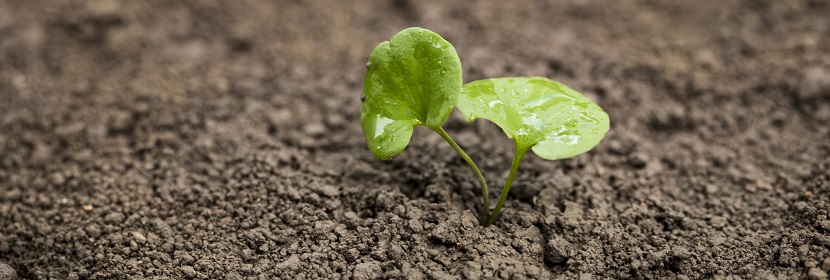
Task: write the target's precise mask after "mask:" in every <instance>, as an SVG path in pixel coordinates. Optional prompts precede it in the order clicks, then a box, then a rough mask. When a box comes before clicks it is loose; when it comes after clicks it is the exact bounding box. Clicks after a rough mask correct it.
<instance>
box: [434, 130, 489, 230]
mask: <svg viewBox="0 0 830 280" xmlns="http://www.w3.org/2000/svg"><path fill="white" fill-rule="evenodd" d="M433 130H435V132H438V134H439V135H441V137H444V140H447V143H450V146H452V148H453V149H455V151H456V152H458V155H459V156H461V158H463V159H464V161H466V162H467V165H469V166H470V168H472V169H473V173H475V174H476V177H478V183H479V184H480V185H481V195H482V197H483V200H484V208H483V209H482V210H481V217H482V221H483V219H484V218H487V214H488V213H489V211H490V192H489V191H488V190H487V182H485V181H484V176H482V175H481V171H480V170H478V166H476V163H475V162H473V160H472V159H471V158H470V156H468V155H467V153H465V152H464V150H462V149H461V147H460V146H458V144H456V143H455V141H453V140H452V137H450V135H449V134H447V132H446V131H444V128H443V127H440V126H439V127H438V128H437V129H433Z"/></svg>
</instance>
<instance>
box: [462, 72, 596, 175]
mask: <svg viewBox="0 0 830 280" xmlns="http://www.w3.org/2000/svg"><path fill="white" fill-rule="evenodd" d="M458 109H459V110H460V111H461V113H462V114H464V116H465V117H466V118H467V120H468V121H473V120H474V119H476V118H485V119H488V120H490V121H492V122H494V123H496V124H497V125H498V126H499V127H501V129H502V130H504V132H505V133H506V134H507V136H508V137H510V138H512V139H513V140H514V141H515V142H516V147H517V148H519V149H521V150H526V149H528V148H531V147H532V148H533V152H534V153H536V155H538V156H539V157H542V158H544V159H548V160H556V159H562V158H569V157H572V156H576V155H578V154H581V153H584V152H587V151H588V150H590V149H591V148H593V147H594V146H596V145H597V144H599V142H600V140H602V138H603V136H605V133H606V132H608V123H609V122H608V114H606V113H605V111H603V110H602V108H600V107H599V106H598V105H597V104H596V103H594V102H592V101H591V100H589V99H588V98H586V97H585V96H583V95H582V94H580V93H579V92H576V91H575V90H573V89H571V88H569V87H567V86H565V85H563V84H561V83H558V82H555V81H551V80H549V79H547V78H541V77H533V78H524V77H521V78H496V79H486V80H479V81H475V82H471V83H468V84H466V85H464V86H463V87H462V89H461V96H460V97H459V98H458Z"/></svg>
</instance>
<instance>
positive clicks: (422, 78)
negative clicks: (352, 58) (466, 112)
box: [360, 27, 490, 215]
mask: <svg viewBox="0 0 830 280" xmlns="http://www.w3.org/2000/svg"><path fill="white" fill-rule="evenodd" d="M366 68H367V70H366V77H365V79H364V82H363V96H361V100H362V104H361V106H360V122H361V125H362V127H363V135H364V136H365V137H366V143H367V144H368V145H369V150H370V151H371V152H372V154H373V155H374V156H375V157H377V158H379V159H383V160H387V159H391V158H393V157H395V156H397V155H399V154H400V153H401V152H403V150H404V149H405V148H406V146H407V145H408V144H409V139H410V138H411V137H412V131H413V127H414V126H416V125H423V126H426V127H428V128H429V129H432V130H433V131H435V132H437V133H438V134H439V135H441V137H442V138H444V140H446V141H447V143H449V144H450V146H452V147H453V149H455V151H456V152H458V154H459V155H460V156H461V158H463V159H464V161H466V162H467V164H468V165H470V167H471V168H472V169H473V172H474V173H475V175H476V176H477V177H478V181H479V184H481V192H482V194H483V196H484V200H483V202H484V208H483V213H484V214H483V215H486V214H487V213H488V211H489V208H490V198H489V195H488V191H487V184H486V182H485V181H484V176H482V175H481V171H479V169H478V167H477V166H476V165H475V163H474V162H473V160H472V159H470V157H469V156H468V155H467V153H465V152H464V150H462V149H461V147H460V146H458V144H456V143H455V141H453V139H452V138H451V137H450V135H449V134H447V132H446V131H444V128H442V127H441V124H443V123H444V121H446V120H447V118H448V117H449V116H450V113H452V110H453V108H454V107H455V103H456V102H457V100H458V95H459V93H460V92H461V60H459V59H458V54H456V52H455V48H453V46H452V44H450V43H449V42H447V41H446V40H444V38H441V36H439V35H438V34H436V33H434V32H432V31H429V30H426V29H423V28H417V27H412V28H407V29H404V30H403V31H401V32H399V33H398V34H396V35H395V36H393V37H392V39H391V40H390V41H387V42H383V43H380V44H379V45H378V46H377V47H376V48H375V50H374V51H373V52H372V55H371V56H370V57H369V62H368V63H366Z"/></svg>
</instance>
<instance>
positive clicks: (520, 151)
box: [484, 143, 527, 227]
mask: <svg viewBox="0 0 830 280" xmlns="http://www.w3.org/2000/svg"><path fill="white" fill-rule="evenodd" d="M526 152H527V148H524V147H519V145H518V143H517V144H516V153H515V154H514V155H513V166H511V167H510V175H507V182H505V183H504V188H502V189H501V195H500V196H499V202H497V203H496V209H493V213H490V218H489V219H487V223H485V224H484V226H485V227H486V226H489V225H491V224H493V222H495V221H496V217H498V216H499V212H500V211H501V207H502V206H504V201H505V200H506V199H507V194H508V193H510V186H511V185H513V179H515V178H516V171H517V170H519V164H521V163H522V158H524V156H525V153H526Z"/></svg>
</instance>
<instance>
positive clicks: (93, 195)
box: [0, 0, 830, 279]
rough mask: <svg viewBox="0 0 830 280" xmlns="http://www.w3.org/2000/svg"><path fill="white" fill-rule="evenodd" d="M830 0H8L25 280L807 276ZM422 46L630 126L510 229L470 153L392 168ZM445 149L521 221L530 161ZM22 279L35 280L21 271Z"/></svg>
mask: <svg viewBox="0 0 830 280" xmlns="http://www.w3.org/2000/svg"><path fill="white" fill-rule="evenodd" d="M828 15H830V3H828V2H827V1H821V0H793V1H771V0H765V1H715V0H711V1H679V0H678V1H641V0H636V1H635V0H625V1H596V2H589V1H581V0H566V1H556V3H543V2H542V1H529V0H521V1H475V2H469V1H458V2H453V3H448V2H447V1H437V0H436V1H420V0H419V1H414V0H412V1H406V0H397V1H288V0H286V1H158V0H152V1H118V0H96V1H80V0H78V1H31V0H0V279H13V278H16V277H21V278H27V279H28V278H31V279H185V278H194V279H273V278H278V279H279V278H281V279H320V278H333V279H337V278H352V279H456V278H470V279H478V278H485V279H551V278H564V279H574V278H580V279H590V278H597V279H602V278H676V279H698V278H722V279H734V278H757V279H771V278H772V279H775V278H809V279H827V274H828V272H830V173H828V169H830V16H828ZM409 26H422V27H425V28H429V29H432V30H434V31H436V32H438V33H439V34H441V35H442V36H444V37H445V38H446V39H447V40H449V41H450V42H451V43H453V44H454V45H455V47H456V49H457V51H458V54H459V56H460V57H461V61H462V65H463V69H464V81H465V82H469V81H473V80H477V79H482V78H488V77H499V76H545V77H549V78H552V79H555V80H559V81H561V82H564V83H565V84H568V85H569V86H571V87H573V88H575V89H577V90H579V91H581V92H583V93H585V94H586V95H587V96H588V97H590V98H591V99H593V100H595V101H596V102H597V103H598V104H599V105H600V106H602V107H603V108H604V109H605V110H606V111H607V112H608V113H609V115H610V117H611V130H610V131H609V133H608V135H607V137H606V138H605V140H604V141H603V142H602V143H601V144H600V145H599V146H597V147H596V149H594V150H593V151H591V152H589V153H587V154H584V155H580V156H578V157H575V158H571V159H567V160H561V161H556V162H551V161H545V160H542V159H540V158H538V157H536V156H535V155H532V154H529V155H528V157H526V159H525V161H524V163H523V164H522V166H521V169H520V170H519V174H518V176H517V180H516V183H515V184H514V186H513V190H512V191H511V194H510V196H509V198H508V200H507V203H506V205H505V210H504V212H503V215H502V217H501V218H500V220H499V221H498V222H497V223H496V224H495V225H494V226H491V227H486V228H484V227H481V226H479V225H478V221H477V218H476V215H475V214H474V213H477V212H478V211H480V209H479V207H480V201H481V198H480V196H479V189H478V185H477V181H476V179H475V177H474V176H473V174H472V172H471V171H470V169H469V168H468V167H467V166H466V165H465V163H464V162H463V161H462V160H461V159H459V157H458V156H457V155H456V154H455V153H454V152H453V150H452V149H451V148H450V146H449V145H447V143H445V142H443V140H442V139H441V138H440V137H439V136H438V135H436V134H435V133H431V131H429V130H427V129H422V128H419V129H416V131H415V134H414V136H413V139H412V143H411V144H410V146H409V147H408V148H407V150H406V151H405V152H404V153H403V154H402V155H401V156H399V157H397V158H395V159H393V160H390V161H381V160H377V159H375V158H373V157H372V155H371V154H370V153H369V151H368V149H367V148H366V143H365V141H364V139H363V135H362V132H361V128H360V125H359V107H360V99H359V97H360V95H361V91H362V84H363V81H362V79H363V74H364V72H365V70H364V63H365V62H366V60H367V58H368V56H369V54H370V52H371V51H372V49H373V48H374V46H375V45H377V44H378V43H380V42H381V41H383V40H387V39H388V38H390V37H391V36H392V35H394V34H395V33H396V32H398V31H399V30H401V29H404V28H406V27H409ZM445 128H446V130H447V131H448V132H449V133H450V134H451V135H453V137H455V139H456V140H457V141H458V142H459V143H460V144H461V145H462V146H463V147H464V148H465V149H466V151H467V152H468V153H469V154H470V155H471V156H472V157H473V159H474V160H476V161H477V162H478V164H479V166H480V167H481V168H482V171H483V172H484V174H485V176H486V178H487V180H488V182H489V184H490V186H491V191H492V192H491V197H493V199H495V197H496V195H497V194H498V192H499V191H500V185H501V184H502V183H503V182H504V180H505V178H506V177H507V171H508V169H509V166H510V161H511V159H512V153H513V146H512V143H511V142H510V141H509V140H508V139H507V137H506V136H505V135H504V134H503V133H502V132H501V131H500V130H499V128H498V127H496V126H495V125H493V124H491V123H488V122H486V121H483V120H481V121H476V122H475V123H473V124H469V123H466V122H465V121H464V120H463V119H462V117H461V116H460V114H458V113H457V112H455V113H454V114H453V116H452V117H451V118H450V120H448V122H447V123H446V124H445ZM15 275H16V276H15Z"/></svg>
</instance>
